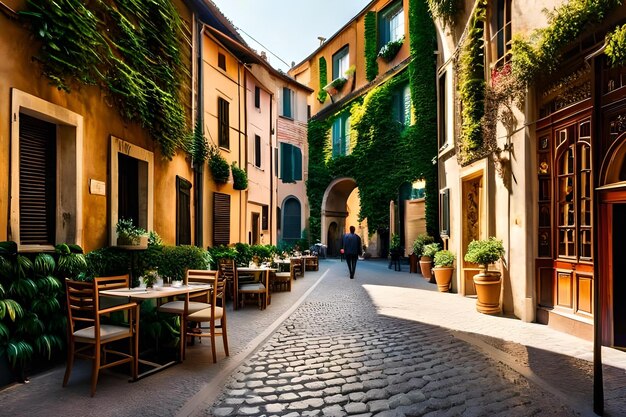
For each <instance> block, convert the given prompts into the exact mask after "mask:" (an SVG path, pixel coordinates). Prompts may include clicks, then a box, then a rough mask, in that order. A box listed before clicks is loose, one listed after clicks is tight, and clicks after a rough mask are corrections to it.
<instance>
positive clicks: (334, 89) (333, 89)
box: [324, 77, 348, 96]
mask: <svg viewBox="0 0 626 417" xmlns="http://www.w3.org/2000/svg"><path fill="white" fill-rule="evenodd" d="M347 82H348V79H347V78H345V77H338V78H335V79H334V80H333V81H332V82H331V83H330V84H328V85H327V86H325V87H324V91H326V92H327V93H328V94H330V95H331V96H332V95H335V94H337V93H338V92H340V91H341V90H342V89H343V86H344V85H346V83H347Z"/></svg>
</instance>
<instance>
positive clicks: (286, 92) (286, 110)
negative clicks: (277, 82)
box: [283, 87, 292, 117]
mask: <svg viewBox="0 0 626 417" xmlns="http://www.w3.org/2000/svg"><path fill="white" fill-rule="evenodd" d="M283 116H285V117H292V115H291V90H290V89H289V88H287V87H283Z"/></svg>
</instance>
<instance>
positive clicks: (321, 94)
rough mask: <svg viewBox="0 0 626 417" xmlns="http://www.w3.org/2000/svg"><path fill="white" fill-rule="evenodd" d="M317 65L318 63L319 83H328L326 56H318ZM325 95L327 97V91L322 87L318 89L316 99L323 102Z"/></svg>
mask: <svg viewBox="0 0 626 417" xmlns="http://www.w3.org/2000/svg"><path fill="white" fill-rule="evenodd" d="M319 65H320V85H326V84H327V83H328V74H327V71H328V70H327V68H326V58H324V57H323V56H322V57H320V60H319ZM327 97H328V92H327V91H326V90H324V89H323V88H321V89H320V91H319V92H318V93H317V100H318V101H319V102H320V103H323V102H325V101H326V98H327Z"/></svg>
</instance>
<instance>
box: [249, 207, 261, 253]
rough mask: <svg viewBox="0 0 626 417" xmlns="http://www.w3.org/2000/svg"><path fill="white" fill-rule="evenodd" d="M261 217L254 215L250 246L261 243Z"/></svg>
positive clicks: (257, 214)
mask: <svg viewBox="0 0 626 417" xmlns="http://www.w3.org/2000/svg"><path fill="white" fill-rule="evenodd" d="M260 217H261V215H260V214H259V213H252V222H251V230H250V232H251V233H250V244H251V245H258V244H259V243H260V235H259V223H260Z"/></svg>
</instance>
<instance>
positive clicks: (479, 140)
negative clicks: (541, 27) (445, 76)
mask: <svg viewBox="0 0 626 417" xmlns="http://www.w3.org/2000/svg"><path fill="white" fill-rule="evenodd" d="M486 12H487V2H486V0H477V4H476V8H475V9H474V13H473V14H472V16H471V18H470V21H469V26H468V28H469V30H468V33H467V37H466V38H465V41H464V42H463V46H462V49H461V55H460V58H459V71H458V77H459V99H460V101H461V104H462V111H461V115H462V119H463V120H462V122H461V134H460V140H459V159H460V161H461V164H466V163H469V162H471V161H473V160H474V159H476V158H477V157H480V156H481V154H480V151H481V146H482V144H483V132H482V126H481V122H482V118H483V116H484V114H485V64H484V62H485V57H484V50H485V41H484V36H483V35H484V21H485V17H486Z"/></svg>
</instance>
